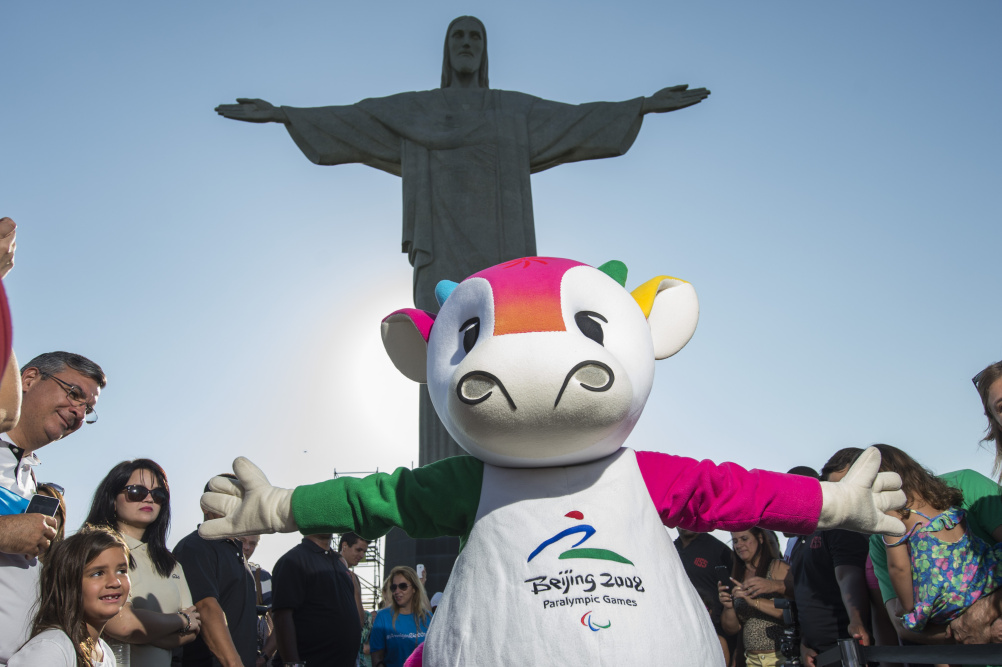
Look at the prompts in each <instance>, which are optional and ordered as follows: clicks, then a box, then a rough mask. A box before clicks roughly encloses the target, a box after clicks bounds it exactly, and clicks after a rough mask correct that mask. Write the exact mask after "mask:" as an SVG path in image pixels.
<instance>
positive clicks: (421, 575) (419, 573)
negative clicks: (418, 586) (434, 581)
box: [417, 563, 424, 579]
mask: <svg viewBox="0 0 1002 667" xmlns="http://www.w3.org/2000/svg"><path fill="white" fill-rule="evenodd" d="M417 576H418V579H423V578H424V565H422V564H421V563H418V564H417Z"/></svg>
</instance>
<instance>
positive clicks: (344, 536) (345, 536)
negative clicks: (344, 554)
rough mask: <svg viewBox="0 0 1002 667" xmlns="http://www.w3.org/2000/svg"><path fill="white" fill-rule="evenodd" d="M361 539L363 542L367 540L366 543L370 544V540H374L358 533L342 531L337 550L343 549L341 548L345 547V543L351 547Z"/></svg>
mask: <svg viewBox="0 0 1002 667" xmlns="http://www.w3.org/2000/svg"><path fill="white" fill-rule="evenodd" d="M359 540H362V541H363V542H365V543H366V545H368V544H369V542H371V541H372V540H367V539H365V538H364V537H362V536H361V535H359V534H358V533H341V539H340V540H338V543H337V550H338V551H341V549H343V548H344V545H346V544H347V545H348V548H349V549H350V548H351V547H353V546H355V543H356V542H358V541H359Z"/></svg>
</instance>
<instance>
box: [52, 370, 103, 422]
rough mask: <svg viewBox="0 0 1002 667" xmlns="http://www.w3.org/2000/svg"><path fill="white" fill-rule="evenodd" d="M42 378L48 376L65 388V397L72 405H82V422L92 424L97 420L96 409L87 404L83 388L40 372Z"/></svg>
mask: <svg viewBox="0 0 1002 667" xmlns="http://www.w3.org/2000/svg"><path fill="white" fill-rule="evenodd" d="M41 376H42V377H43V378H50V379H52V380H55V381H56V382H58V383H59V386H60V387H62V388H63V389H65V390H66V398H68V399H70V402H71V403H73V404H74V405H82V406H84V422H85V423H87V424H93V423H94V422H96V421H97V410H95V409H94V407H93V406H91V405H87V396H86V395H85V394H84V393H83V389H81V388H80V387H78V386H76V385H75V384H70V383H69V382H66V381H65V380H60V379H59V378H57V377H56V376H55V375H49V374H48V373H42V374H41Z"/></svg>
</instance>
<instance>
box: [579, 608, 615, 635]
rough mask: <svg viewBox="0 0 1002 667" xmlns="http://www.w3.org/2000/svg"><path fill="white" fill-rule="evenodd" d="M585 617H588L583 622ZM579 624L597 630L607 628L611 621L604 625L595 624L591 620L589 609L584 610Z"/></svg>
mask: <svg viewBox="0 0 1002 667" xmlns="http://www.w3.org/2000/svg"><path fill="white" fill-rule="evenodd" d="M586 618H587V619H588V621H587V622H585V619H586ZM581 625H583V626H585V627H586V628H588V629H589V630H591V631H592V632H598V631H599V630H605V629H606V628H608V627H609V626H611V625H612V621H609V622H608V623H606V624H605V625H596V624H594V623H592V622H591V611H586V612H585V615H584V616H582V617H581Z"/></svg>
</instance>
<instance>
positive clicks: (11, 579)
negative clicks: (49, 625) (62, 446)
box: [0, 440, 40, 665]
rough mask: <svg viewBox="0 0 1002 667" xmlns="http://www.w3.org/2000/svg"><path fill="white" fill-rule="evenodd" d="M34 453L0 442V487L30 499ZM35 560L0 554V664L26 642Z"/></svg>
mask: <svg viewBox="0 0 1002 667" xmlns="http://www.w3.org/2000/svg"><path fill="white" fill-rule="evenodd" d="M38 463H39V461H38V457H37V456H35V455H34V454H30V455H27V456H25V455H24V450H22V449H21V448H19V447H17V446H16V445H13V444H11V443H10V442H7V441H5V440H4V441H0V486H3V487H4V488H5V489H9V490H11V491H13V492H15V493H17V494H18V495H21V496H24V497H25V498H30V497H31V496H32V495H33V494H34V493H35V480H34V478H32V475H31V466H33V465H38ZM39 574H40V569H39V567H38V559H36V558H32V559H31V560H28V559H26V558H25V557H24V556H22V555H21V554H4V553H0V601H2V604H0V665H5V664H7V659H8V658H10V656H11V655H12V654H13V653H14V651H16V650H17V649H18V648H20V647H21V644H23V643H24V642H25V641H27V639H28V630H29V627H30V625H31V607H32V605H34V604H35V600H36V599H37V598H38V577H39Z"/></svg>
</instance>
